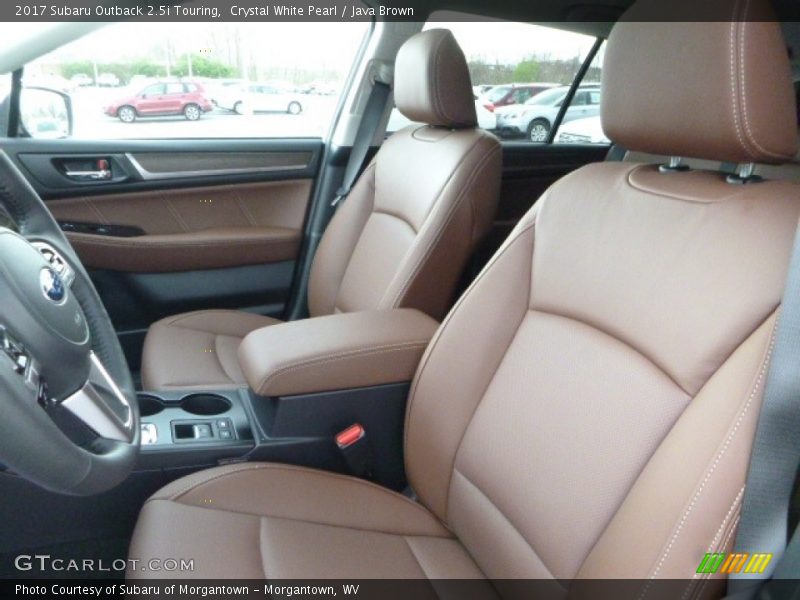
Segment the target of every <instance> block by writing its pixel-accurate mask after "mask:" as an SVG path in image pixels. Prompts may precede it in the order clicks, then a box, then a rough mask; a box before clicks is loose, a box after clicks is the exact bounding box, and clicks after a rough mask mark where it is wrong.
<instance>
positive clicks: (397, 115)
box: [386, 100, 497, 133]
mask: <svg viewBox="0 0 800 600" xmlns="http://www.w3.org/2000/svg"><path fill="white" fill-rule="evenodd" d="M475 113H476V114H477V115H478V127H480V128H481V129H485V130H487V131H494V130H495V129H496V127H497V117H496V116H495V115H494V113H492V112H489V111H488V110H487V109H486V107H485V106H484V105H483V103H482V102H481V101H480V100H478V101H476V102H475ZM412 123H413V121H411V120H409V119H407V118H406V117H405V115H403V113H401V112H400V111H399V110H397V109H396V108H393V109H392V114H391V115H389V123H388V124H387V125H386V131H388V132H390V133H391V132H393V131H397V130H398V129H402V128H403V127H406V126H407V125H411V124H412Z"/></svg>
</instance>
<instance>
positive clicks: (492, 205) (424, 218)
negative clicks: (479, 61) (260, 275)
mask: <svg viewBox="0 0 800 600" xmlns="http://www.w3.org/2000/svg"><path fill="white" fill-rule="evenodd" d="M394 96H395V103H396V105H397V108H398V109H399V110H400V112H401V113H403V115H404V116H406V117H407V118H408V119H410V120H411V121H416V122H418V123H424V125H419V124H416V125H410V126H409V127H406V128H405V129H402V130H400V131H398V132H396V133H394V134H393V135H392V136H391V138H389V139H388V140H387V141H386V142H385V143H384V144H383V146H382V147H381V149H380V151H379V152H378V154H377V156H376V157H375V159H374V160H373V162H372V163H371V164H370V165H369V166H368V167H367V169H366V170H365V172H364V173H363V175H362V176H361V178H360V179H359V180H358V182H357V184H356V185H355V186H354V188H353V190H352V192H351V193H350V195H349V197H348V198H347V200H346V202H345V204H344V205H343V206H342V207H341V209H340V210H339V211H338V212H337V213H336V215H335V216H334V218H333V219H332V221H331V223H330V225H329V226H328V228H327V230H326V231H325V235H324V236H323V238H322V241H321V243H320V246H319V250H318V251H317V254H316V256H315V257H314V264H313V267H312V270H311V275H310V280H309V292H308V305H309V311H310V314H311V316H312V317H315V316H320V315H328V314H333V313H339V312H351V311H363V310H376V309H389V308H398V307H408V308H416V309H419V310H421V311H424V312H425V313H427V314H429V315H430V316H432V317H434V318H436V319H441V318H442V317H443V316H444V314H445V313H446V312H447V310H448V308H449V307H450V303H451V301H452V300H453V295H454V293H455V288H456V285H457V283H458V280H459V277H460V275H461V273H462V271H463V269H464V266H465V265H466V263H467V260H468V259H469V257H470V255H471V253H472V252H473V250H474V249H475V247H476V245H477V243H478V242H479V241H480V240H481V238H482V237H483V236H484V235H485V234H486V233H487V231H488V230H489V227H490V225H491V222H492V219H493V217H494V213H495V209H496V207H497V201H498V196H499V193H500V175H501V151H500V144H499V142H498V140H497V139H496V138H495V137H494V136H493V135H491V134H489V133H487V132H485V131H482V130H480V129H478V128H477V117H476V114H475V105H474V102H473V99H472V88H471V83H470V77H469V71H468V69H467V63H466V60H465V58H464V54H463V52H462V51H461V49H460V48H459V46H458V44H457V42H456V41H455V38H454V37H453V35H452V33H450V32H449V31H447V30H443V29H434V30H429V31H425V32H423V33H419V34H417V35H415V36H414V37H412V38H411V39H409V40H408V41H407V42H406V43H405V44H404V45H403V47H402V48H401V49H400V51H399V52H398V55H397V61H396V64H395V88H394ZM279 322H280V321H279V320H277V319H272V318H269V317H264V316H260V315H254V314H251V313H246V312H239V311H230V310H204V311H198V312H190V313H185V314H180V315H176V316H172V317H168V318H166V319H163V320H161V321H158V322H156V323H154V324H153V325H152V326H151V327H150V330H149V331H148V333H147V337H146V339H145V344H144V354H143V358H142V373H141V375H142V384H143V387H144V388H145V389H150V390H157V389H168V388H182V389H190V388H217V389H219V388H227V387H238V386H243V385H245V380H244V376H243V374H242V371H241V369H240V368H239V364H238V361H237V358H236V351H237V349H238V346H239V343H240V342H241V340H242V338H244V336H246V335H247V334H248V333H250V332H251V331H254V330H256V329H259V328H261V327H267V326H270V325H274V324H276V323H279Z"/></svg>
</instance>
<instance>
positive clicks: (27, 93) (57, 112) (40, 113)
mask: <svg viewBox="0 0 800 600" xmlns="http://www.w3.org/2000/svg"><path fill="white" fill-rule="evenodd" d="M19 116H20V127H21V129H23V130H24V131H23V133H25V134H27V135H28V136H30V137H32V138H43V139H51V140H52V139H59V138H66V137H69V136H70V135H72V123H73V121H72V101H71V99H70V97H69V95H68V94H65V93H64V92H59V91H57V90H53V89H50V88H44V87H24V88H22V90H21V92H20V96H19Z"/></svg>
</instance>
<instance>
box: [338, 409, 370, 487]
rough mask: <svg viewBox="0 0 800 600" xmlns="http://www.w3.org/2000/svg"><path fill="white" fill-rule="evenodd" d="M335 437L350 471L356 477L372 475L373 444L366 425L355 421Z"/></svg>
mask: <svg viewBox="0 0 800 600" xmlns="http://www.w3.org/2000/svg"><path fill="white" fill-rule="evenodd" d="M334 439H335V440H336V446H337V447H338V448H339V451H340V452H341V453H342V457H343V458H344V461H345V463H347V466H348V468H349V469H350V472H351V473H352V474H353V475H355V476H356V477H362V478H365V479H369V478H370V477H372V465H373V454H372V445H371V444H370V443H369V439H368V438H367V432H366V430H365V429H364V427H363V426H362V425H361V424H360V423H354V424H352V425H350V427H348V428H347V429H343V430H342V431H340V432H339V433H337V434H336V436H335V438H334Z"/></svg>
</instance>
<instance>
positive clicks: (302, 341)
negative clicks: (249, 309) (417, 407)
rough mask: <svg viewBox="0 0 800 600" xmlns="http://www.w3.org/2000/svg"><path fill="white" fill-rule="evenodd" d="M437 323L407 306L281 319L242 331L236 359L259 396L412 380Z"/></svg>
mask: <svg viewBox="0 0 800 600" xmlns="http://www.w3.org/2000/svg"><path fill="white" fill-rule="evenodd" d="M438 326H439V323H438V322H436V321H435V320H434V319H432V318H430V317H429V316H427V315H426V314H424V313H422V312H419V311H417V310H413V309H407V308H399V309H392V310H379V311H364V312H353V313H341V314H336V315H328V316H324V317H314V318H311V319H304V320H301V321H292V322H289V323H281V324H279V325H272V326H270V327H264V328H263V329H258V330H256V331H254V332H252V333H250V334H249V335H248V336H247V337H245V338H244V340H243V341H242V343H241V345H240V346H239V363H240V365H241V368H242V371H243V373H244V376H245V379H247V383H248V384H249V385H250V387H251V388H252V389H253V391H255V392H256V393H257V394H258V395H260V396H294V395H297V394H308V393H312V392H323V391H332V390H341V389H350V388H359V387H367V386H373V385H382V384H387V383H398V382H404V381H411V379H412V378H413V376H414V373H415V372H416V370H417V365H418V364H419V361H420V358H422V353H423V352H424V351H425V348H426V347H427V345H428V342H429V341H430V339H431V338H432V337H433V334H434V332H435V331H436V329H437V328H438Z"/></svg>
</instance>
